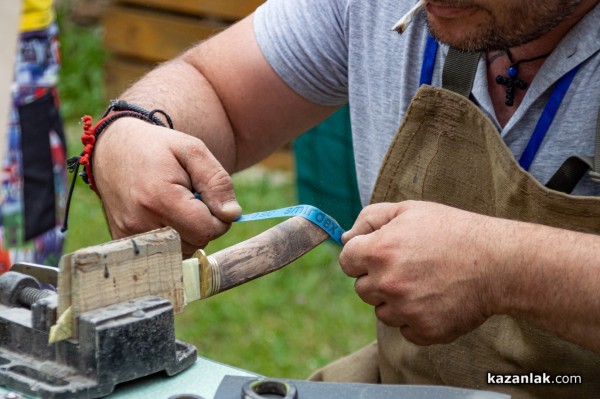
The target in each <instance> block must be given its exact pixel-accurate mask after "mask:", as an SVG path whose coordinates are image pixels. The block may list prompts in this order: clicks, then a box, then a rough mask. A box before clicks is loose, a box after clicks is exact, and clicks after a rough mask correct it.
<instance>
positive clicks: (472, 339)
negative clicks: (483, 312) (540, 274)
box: [322, 86, 600, 399]
mask: <svg viewBox="0 0 600 399" xmlns="http://www.w3.org/2000/svg"><path fill="white" fill-rule="evenodd" d="M403 200H426V201H433V202H438V203H442V204H446V205H450V206H453V207H457V208H461V209H465V210H468V211H472V212H477V213H480V214H485V215H490V216H497V217H502V218H508V219H515V220H522V221H528V222H533V223H540V224H545V225H549V226H556V227H561V228H565V229H572V230H578V231H584V232H592V233H600V198H596V197H576V196H570V195H567V194H563V193H559V192H555V191H551V190H549V189H547V188H545V187H544V186H543V185H541V184H540V183H539V182H537V181H536V180H535V179H533V178H532V177H531V176H530V175H529V174H528V173H527V172H526V171H524V170H523V169H522V168H521V167H520V166H519V165H518V163H517V162H516V161H515V159H514V156H513V154H512V153H511V151H510V150H509V149H508V148H507V147H506V145H505V144H504V142H503V141H502V139H501V138H500V136H499V134H498V132H497V130H496V128H495V127H494V125H493V124H492V122H491V121H490V120H489V119H488V118H487V117H486V116H485V115H484V114H483V113H482V112H481V111H480V110H479V109H478V108H477V107H476V106H475V105H474V104H472V103H471V102H470V101H469V100H468V99H466V98H464V97H462V96H460V95H457V94H455V93H452V92H449V91H446V90H444V89H439V88H432V87H429V86H423V87H422V88H421V89H419V91H418V92H417V94H416V95H415V98H414V99H413V102H412V103H411V106H410V107H409V109H408V111H407V116H406V117H405V119H404V121H403V123H402V126H401V127H400V129H399V131H398V133H397V135H396V137H395V138H394V140H393V142H392V144H391V146H390V148H389V150H388V153H387V155H386V158H385V160H384V162H383V164H382V166H381V169H380V172H379V176H378V180H377V184H376V187H375V189H374V192H373V196H372V198H371V202H372V203H377V202H398V201H403ZM557 284H560V282H557ZM599 295H600V294H599ZM540 300H544V298H540ZM377 327H378V335H377V338H378V345H379V351H378V354H377V355H373V356H376V361H378V372H379V375H380V380H381V382H382V383H387V384H395V383H408V384H444V385H451V386H459V387H467V388H479V389H488V390H494V391H499V392H504V393H507V394H510V395H512V397H513V398H515V399H530V398H536V399H553V398H596V397H600V355H599V354H597V353H594V352H592V351H589V350H587V349H584V348H582V347H580V346H578V345H575V344H573V343H570V342H567V341H565V340H563V339H561V338H559V337H557V336H555V335H553V334H551V333H549V332H546V331H544V330H542V329H540V328H537V327H536V326H534V325H532V324H530V323H527V322H525V321H521V320H515V319H513V318H511V317H508V316H494V317H492V318H490V319H489V320H487V321H486V322H485V323H484V324H483V325H481V326H480V327H479V328H477V329H476V330H474V331H472V332H471V333H469V334H466V335H464V336H462V337H461V338H459V339H457V340H456V341H455V342H453V343H451V344H448V345H432V346H427V347H422V346H417V345H413V344H411V343H410V342H408V341H406V340H405V339H404V338H403V337H402V335H401V334H400V333H399V331H398V329H395V328H391V327H387V326H385V325H383V324H382V323H378V326H377ZM373 361H374V360H373V359H372V360H371V361H366V360H365V365H367V364H373ZM337 369H338V370H343V368H342V367H340V365H339V364H338V365H337ZM488 372H492V373H510V374H529V373H543V372H546V373H548V374H550V375H552V376H556V375H573V374H575V375H581V376H582V380H583V384H580V385H526V384H523V385H488V384H487V373H488ZM366 374H368V373H366ZM322 375H327V373H325V372H323V373H322ZM338 378H339V377H338Z"/></svg>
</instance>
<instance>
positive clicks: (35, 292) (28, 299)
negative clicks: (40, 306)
mask: <svg viewBox="0 0 600 399" xmlns="http://www.w3.org/2000/svg"><path fill="white" fill-rule="evenodd" d="M54 294H55V292H53V291H50V290H39V289H37V288H31V287H25V288H23V289H22V290H21V292H20V293H19V303H20V304H21V305H23V306H27V307H28V308H31V305H33V304H34V303H36V302H37V301H39V300H40V299H42V298H46V297H49V296H50V295H54Z"/></svg>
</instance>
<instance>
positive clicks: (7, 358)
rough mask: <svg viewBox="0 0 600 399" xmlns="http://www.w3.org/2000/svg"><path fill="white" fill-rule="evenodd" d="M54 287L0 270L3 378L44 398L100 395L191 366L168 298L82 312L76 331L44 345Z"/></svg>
mask: <svg viewBox="0 0 600 399" xmlns="http://www.w3.org/2000/svg"><path fill="white" fill-rule="evenodd" d="M57 300H58V295H57V294H56V292H53V291H50V290H42V289H40V283H39V282H38V281H37V280H36V279H35V278H33V277H32V276H29V275H26V274H22V273H18V272H14V271H11V272H7V273H5V274H3V275H1V276H0V385H3V386H6V387H8V388H10V389H14V390H16V391H20V392H23V393H26V394H30V395H34V396H37V397H41V398H57V399H58V398H97V397H101V396H105V395H108V394H109V393H111V392H112V391H113V389H114V387H115V385H117V384H119V383H121V382H125V381H130V380H134V379H137V378H140V377H143V376H147V375H150V374H153V373H156V372H160V371H163V370H164V371H165V372H166V373H167V374H168V375H174V374H177V373H179V372H180V371H182V370H184V369H186V368H187V367H188V366H190V365H192V364H193V363H194V361H195V360H196V349H195V347H193V346H192V345H189V344H186V343H183V342H181V341H178V340H176V339H175V331H174V313H173V306H172V305H171V302H170V301H168V300H166V299H163V298H161V297H157V296H145V297H141V298H135V299H131V300H128V301H125V302H120V303H115V304H112V305H110V306H106V307H102V308H98V309H95V310H91V311H88V312H85V313H82V314H80V315H79V317H78V318H77V328H76V330H77V331H78V334H77V337H76V338H75V339H68V340H64V341H61V342H57V343H54V344H48V337H49V331H50V327H51V326H52V325H54V324H55V323H56V319H57V312H56V310H57Z"/></svg>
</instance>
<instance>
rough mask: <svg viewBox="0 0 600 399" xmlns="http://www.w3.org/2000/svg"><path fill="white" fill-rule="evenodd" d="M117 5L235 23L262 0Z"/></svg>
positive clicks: (134, 0)
mask: <svg viewBox="0 0 600 399" xmlns="http://www.w3.org/2000/svg"><path fill="white" fill-rule="evenodd" d="M118 3H123V4H136V5H140V6H145V7H156V8H161V9H164V10H170V11H175V12H180V13H185V14H191V15H197V16H205V15H208V16H213V17H217V18H223V19H226V20H229V21H236V20H239V19H242V18H244V17H245V16H247V15H250V14H251V13H252V12H254V10H255V9H256V8H257V7H258V6H259V5H261V4H262V3H264V0H178V1H173V0H119V1H118Z"/></svg>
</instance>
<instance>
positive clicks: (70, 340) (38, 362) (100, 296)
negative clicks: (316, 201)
mask: <svg viewBox="0 0 600 399" xmlns="http://www.w3.org/2000/svg"><path fill="white" fill-rule="evenodd" d="M326 238H327V233H325V232H324V231H323V230H322V229H320V228H318V227H316V226H315V225H313V224H312V223H311V222H310V221H308V220H306V219H303V218H299V217H294V218H291V219H288V220H286V221H284V222H283V223H280V224H279V225H277V226H275V227H273V228H272V229H270V230H267V231H266V232H264V233H262V234H260V235H258V236H256V237H253V238H252V239H249V240H247V241H244V242H242V243H240V244H237V245H234V246H232V247H230V248H227V249H224V250H222V251H219V252H217V253H215V254H213V255H211V257H208V256H206V255H204V254H203V252H201V253H199V255H198V258H196V261H195V265H196V266H195V268H196V271H193V272H192V273H191V274H186V275H184V273H183V268H182V258H181V243H180V241H179V236H178V235H177V233H176V232H175V231H174V230H172V229H169V228H166V229H161V230H156V231H154V232H150V233H147V234H142V235H139V236H135V237H129V238H126V239H122V240H116V241H112V242H110V243H106V244H102V245H99V246H95V247H90V248H84V249H81V250H79V251H76V252H74V253H72V254H68V255H65V256H64V257H63V258H62V259H61V267H60V273H56V272H55V270H53V269H48V268H47V267H45V266H38V265H33V264H20V265H16V266H15V267H14V270H18V271H19V272H17V271H11V272H8V273H5V274H4V275H1V276H0V385H2V386H6V387H8V388H10V389H14V390H16V391H19V392H23V393H26V394H29V395H34V396H39V397H41V398H82V397H85V398H96V397H101V396H105V395H107V394H109V393H111V392H112V391H113V389H114V388H115V386H116V385H117V384H119V383H121V382H125V381H131V380H134V379H137V378H140V377H143V376H147V375H150V374H153V373H156V372H160V371H163V370H164V371H165V372H166V373H167V374H168V375H174V374H177V373H179V372H180V371H182V370H184V369H185V368H187V367H188V366H190V365H191V364H193V363H194V361H195V359H196V350H195V348H194V347H193V346H192V345H189V344H186V343H183V342H181V341H178V340H176V339H175V331H174V314H175V313H176V312H181V311H182V310H183V307H184V305H185V304H186V303H188V302H190V301H191V300H194V299H201V298H204V297H207V296H210V295H214V294H216V293H218V292H222V291H224V290H227V289H229V288H232V287H235V286H237V285H240V284H242V283H244V282H246V281H250V280H252V279H254V278H257V277H259V276H262V275H264V274H267V273H270V272H272V271H274V270H277V269H279V268H281V267H283V266H285V265H287V264H289V263H290V262H291V261H293V260H294V259H296V258H298V257H299V256H301V255H302V254H304V253H306V252H308V251H309V250H311V249H312V248H314V247H315V246H316V245H318V244H319V243H321V242H323V241H324V240H325V239H326ZM193 264H194V262H193V261H192V265H193ZM188 266H189V265H188ZM188 270H189V267H188ZM33 276H37V277H38V279H39V280H36V278H34V277H33ZM200 278H202V279H203V280H202V281H201V280H200ZM184 280H187V281H184ZM184 282H185V284H186V285H187V286H188V287H192V291H197V292H200V291H202V290H201V289H200V287H208V288H206V289H204V295H200V294H199V295H198V297H195V298H191V297H187V298H185V297H186V294H185V291H189V289H188V290H184ZM40 283H43V285H49V286H54V287H56V286H58V292H53V291H43V290H40ZM65 316H66V319H70V322H71V323H72V325H71V324H69V327H68V328H69V329H70V330H69V331H68V333H67V335H66V336H65V337H66V338H67V339H62V338H61V339H60V340H58V342H54V343H51V344H49V343H48V342H49V337H50V335H51V329H52V328H56V327H57V326H59V327H60V323H58V321H59V319H63V318H65ZM65 337H63V338H65Z"/></svg>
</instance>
